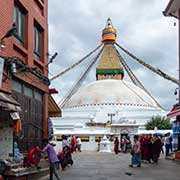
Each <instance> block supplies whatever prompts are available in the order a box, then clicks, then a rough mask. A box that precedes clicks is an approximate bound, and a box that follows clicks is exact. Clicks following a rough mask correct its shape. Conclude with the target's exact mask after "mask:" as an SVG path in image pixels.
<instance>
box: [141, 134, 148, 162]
mask: <svg viewBox="0 0 180 180" xmlns="http://www.w3.org/2000/svg"><path fill="white" fill-rule="evenodd" d="M140 143H141V159H142V162H144V163H147V162H148V153H149V152H148V150H149V149H148V137H147V135H145V134H144V135H142V136H141V138H140Z"/></svg>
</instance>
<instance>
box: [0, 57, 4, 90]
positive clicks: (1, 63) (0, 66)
mask: <svg viewBox="0 0 180 180" xmlns="http://www.w3.org/2000/svg"><path fill="white" fill-rule="evenodd" d="M3 69H4V59H3V58H0V88H1V85H2V77H3Z"/></svg>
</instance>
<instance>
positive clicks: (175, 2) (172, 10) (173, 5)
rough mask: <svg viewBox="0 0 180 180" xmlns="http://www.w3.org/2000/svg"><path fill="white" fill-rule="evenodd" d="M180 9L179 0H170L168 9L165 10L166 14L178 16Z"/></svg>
mask: <svg viewBox="0 0 180 180" xmlns="http://www.w3.org/2000/svg"><path fill="white" fill-rule="evenodd" d="M179 9H180V1H179V0H170V1H169V3H168V5H167V7H166V9H165V10H164V11H163V14H164V15H165V16H173V17H175V18H179V17H178V11H179Z"/></svg>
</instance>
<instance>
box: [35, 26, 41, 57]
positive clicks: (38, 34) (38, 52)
mask: <svg viewBox="0 0 180 180" xmlns="http://www.w3.org/2000/svg"><path fill="white" fill-rule="evenodd" d="M41 53H42V30H41V29H40V28H38V26H36V25H35V26H34V54H35V55H36V58H37V59H40V58H41Z"/></svg>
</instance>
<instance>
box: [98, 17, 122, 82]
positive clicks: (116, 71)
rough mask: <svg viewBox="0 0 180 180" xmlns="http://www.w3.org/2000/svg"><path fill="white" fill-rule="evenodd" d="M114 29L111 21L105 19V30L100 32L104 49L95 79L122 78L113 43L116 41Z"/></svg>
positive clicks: (120, 66)
mask: <svg viewBox="0 0 180 180" xmlns="http://www.w3.org/2000/svg"><path fill="white" fill-rule="evenodd" d="M116 36H117V34H116V29H115V28H114V27H113V25H112V22H111V19H110V18H108V19H107V23H106V26H105V28H104V29H103V31H102V40H101V41H102V42H103V43H104V49H103V52H102V55H101V57H100V60H99V64H98V67H97V68H96V79H97V80H104V79H117V80H118V79H119V80H122V79H123V76H124V71H123V67H122V65H121V62H120V59H119V56H118V54H117V51H116V48H115V46H114V43H115V41H116Z"/></svg>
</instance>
